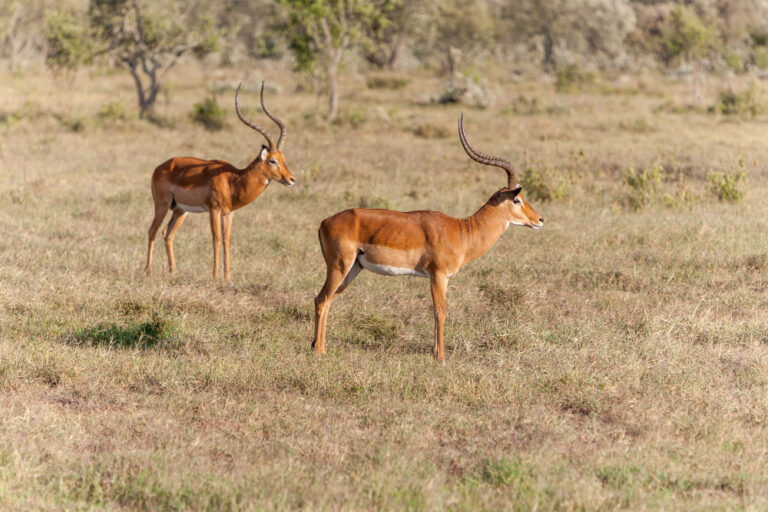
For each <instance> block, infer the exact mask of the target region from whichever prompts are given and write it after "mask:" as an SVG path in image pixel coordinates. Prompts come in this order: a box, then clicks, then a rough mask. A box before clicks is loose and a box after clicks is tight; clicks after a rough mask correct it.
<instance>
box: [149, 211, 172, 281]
mask: <svg viewBox="0 0 768 512" xmlns="http://www.w3.org/2000/svg"><path fill="white" fill-rule="evenodd" d="M166 215H168V205H167V204H164V205H159V204H157V202H156V203H155V218H154V219H153V220H152V224H150V226H149V231H148V232H147V235H148V238H149V244H148V247H147V268H146V269H145V270H146V272H147V275H149V274H150V272H151V271H152V249H153V248H154V247H155V235H157V230H158V229H160V226H161V225H162V224H163V221H164V220H165V216H166Z"/></svg>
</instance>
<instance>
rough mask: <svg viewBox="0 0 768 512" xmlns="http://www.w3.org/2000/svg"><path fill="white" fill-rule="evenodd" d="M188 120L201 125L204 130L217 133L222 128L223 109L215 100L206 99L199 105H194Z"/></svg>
mask: <svg viewBox="0 0 768 512" xmlns="http://www.w3.org/2000/svg"><path fill="white" fill-rule="evenodd" d="M189 118H190V119H191V120H192V122H194V123H198V124H201V125H203V126H204V127H205V129H206V130H210V131H217V130H221V129H222V128H224V124H225V123H224V109H222V108H221V107H220V106H219V105H218V104H217V103H216V98H213V97H211V98H206V99H205V100H203V101H202V102H200V103H195V105H194V106H193V107H192V112H190V113H189Z"/></svg>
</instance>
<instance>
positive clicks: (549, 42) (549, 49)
mask: <svg viewBox="0 0 768 512" xmlns="http://www.w3.org/2000/svg"><path fill="white" fill-rule="evenodd" d="M556 66H557V63H556V62H555V39H554V37H553V36H552V31H550V30H549V29H547V30H546V31H545V32H544V58H543V59H542V61H541V67H542V68H544V70H545V71H554V70H555V68H556Z"/></svg>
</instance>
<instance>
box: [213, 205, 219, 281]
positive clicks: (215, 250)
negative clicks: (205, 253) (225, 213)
mask: <svg viewBox="0 0 768 512" xmlns="http://www.w3.org/2000/svg"><path fill="white" fill-rule="evenodd" d="M211 234H212V235H213V278H214V279H216V278H218V277H219V247H221V211H220V210H213V209H212V210H211Z"/></svg>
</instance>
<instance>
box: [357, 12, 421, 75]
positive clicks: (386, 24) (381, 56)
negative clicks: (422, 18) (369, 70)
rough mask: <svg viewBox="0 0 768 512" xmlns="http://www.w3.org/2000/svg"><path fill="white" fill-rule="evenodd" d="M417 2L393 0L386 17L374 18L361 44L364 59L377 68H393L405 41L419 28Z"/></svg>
mask: <svg viewBox="0 0 768 512" xmlns="http://www.w3.org/2000/svg"><path fill="white" fill-rule="evenodd" d="M418 8H419V2H414V1H412V0H393V1H392V5H391V8H390V10H389V12H388V13H387V17H386V18H384V19H382V20H374V21H373V23H371V24H370V26H369V27H368V34H367V35H368V38H367V40H365V41H364V44H363V53H364V56H365V59H366V60H367V61H368V62H369V63H371V64H372V65H374V66H376V67H377V68H379V69H393V68H394V67H395V65H396V64H397V60H398V58H399V57H400V53H401V51H402V49H403V46H404V45H405V43H406V42H407V41H408V40H409V39H411V38H413V36H414V34H416V32H417V31H418V30H419V28H420V27H419V23H418V21H417V20H418V18H417V16H416V14H417V12H418Z"/></svg>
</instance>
